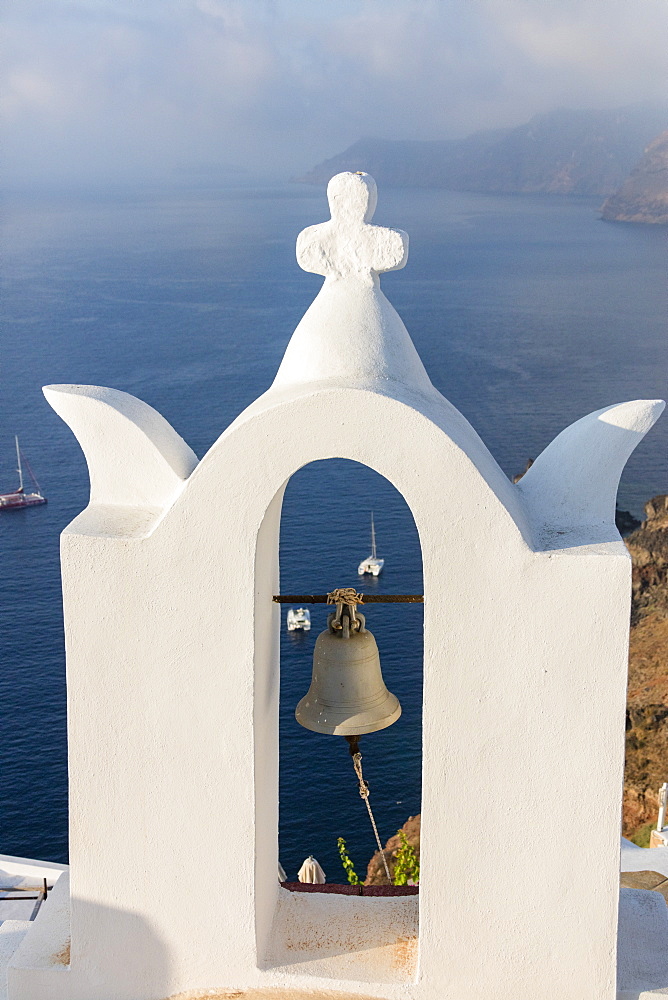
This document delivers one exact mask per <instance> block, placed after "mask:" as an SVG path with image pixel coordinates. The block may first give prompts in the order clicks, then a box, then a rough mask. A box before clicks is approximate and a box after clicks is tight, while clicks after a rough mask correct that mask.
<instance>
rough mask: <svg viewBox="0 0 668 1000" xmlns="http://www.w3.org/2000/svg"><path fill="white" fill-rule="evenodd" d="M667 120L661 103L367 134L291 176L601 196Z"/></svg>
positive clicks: (615, 187)
mask: <svg viewBox="0 0 668 1000" xmlns="http://www.w3.org/2000/svg"><path fill="white" fill-rule="evenodd" d="M667 121H668V109H666V108H650V107H645V106H637V105H636V106H633V107H627V108H618V109H615V110H608V111H573V110H566V109H562V110H559V111H552V112H550V113H548V114H544V115H536V116H535V117H534V118H532V119H531V121H529V122H527V123H526V124H524V125H520V126H518V127H516V128H507V129H496V130H491V131H482V132H476V133H474V134H473V135H470V136H468V137H466V138H464V139H443V140H434V141H417V140H411V141H395V140H389V139H373V138H367V139H361V140H359V141H358V142H356V143H354V144H353V145H352V146H350V147H349V148H348V149H346V150H344V152H342V153H339V154H338V155H336V156H334V157H332V158H331V159H329V160H326V161H324V162H323V163H320V164H318V165H317V166H316V167H314V168H313V169H312V170H310V171H309V172H308V173H307V174H306V175H305V176H303V177H301V178H299V179H300V180H301V181H303V182H305V183H308V184H326V183H327V182H328V181H329V179H330V178H331V177H333V176H334V174H337V173H339V172H340V171H342V170H366V171H367V172H368V173H370V174H372V175H373V176H374V177H375V179H376V180H377V181H378V183H379V184H383V185H385V186H390V187H425V188H446V189H449V190H453V191H480V192H493V193H503V194H530V193H542V194H554V195H582V196H595V197H598V196H600V197H607V196H608V195H611V194H612V193H613V192H615V191H618V190H619V189H620V187H621V186H622V184H623V183H624V181H625V180H626V178H627V177H628V175H629V172H630V171H631V170H632V168H633V167H634V166H635V165H636V164H637V163H638V160H639V159H640V157H641V156H642V152H643V149H645V147H647V145H648V143H651V142H652V140H653V139H654V138H655V136H656V135H657V134H658V133H659V132H660V131H661V130H662V129H664V128H665V127H666V122H667Z"/></svg>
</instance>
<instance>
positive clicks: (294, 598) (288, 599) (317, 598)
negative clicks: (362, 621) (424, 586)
mask: <svg viewBox="0 0 668 1000" xmlns="http://www.w3.org/2000/svg"><path fill="white" fill-rule="evenodd" d="M362 596H363V598H364V599H363V601H361V602H360V603H362V604H423V603H424V595H423V594H363V595H362ZM272 601H275V603H276V604H327V594H274V596H273V597H272Z"/></svg>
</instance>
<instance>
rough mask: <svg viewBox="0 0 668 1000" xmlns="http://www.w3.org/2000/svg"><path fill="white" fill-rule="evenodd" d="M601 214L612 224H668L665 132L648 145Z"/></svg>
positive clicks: (667, 166)
mask: <svg viewBox="0 0 668 1000" xmlns="http://www.w3.org/2000/svg"><path fill="white" fill-rule="evenodd" d="M601 215H602V218H604V219H608V220H610V221H612V222H648V223H654V224H660V225H664V226H665V225H668V131H666V132H662V133H661V135H660V136H658V137H657V138H656V139H655V140H654V142H652V143H650V145H649V146H648V147H647V149H646V150H645V155H644V156H643V158H642V160H641V161H640V163H639V164H638V165H637V166H636V168H635V169H634V170H633V171H632V173H631V175H630V176H629V177H628V179H627V180H626V181H625V183H624V184H623V185H622V187H621V188H620V189H619V191H617V192H615V194H613V195H611V196H610V198H608V200H607V201H606V202H605V204H604V205H603V208H602V211H601Z"/></svg>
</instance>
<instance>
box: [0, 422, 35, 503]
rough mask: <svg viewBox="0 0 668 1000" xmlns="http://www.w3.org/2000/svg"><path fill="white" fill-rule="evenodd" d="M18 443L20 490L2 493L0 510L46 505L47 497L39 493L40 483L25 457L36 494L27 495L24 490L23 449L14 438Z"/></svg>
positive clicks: (16, 440) (17, 442)
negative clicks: (39, 504) (38, 504)
mask: <svg viewBox="0 0 668 1000" xmlns="http://www.w3.org/2000/svg"><path fill="white" fill-rule="evenodd" d="M14 441H15V443H16V471H17V472H18V474H19V486H18V489H16V490H14V491H13V492H12V493H0V510H12V509H13V508H16V507H33V506H34V505H35V504H37V503H46V497H43V496H42V494H41V493H40V491H39V483H38V482H37V480H36V479H35V476H34V475H33V471H32V469H31V468H30V463H29V462H28V459H27V458H26V457H25V456H23V461H24V462H25V464H26V468H27V470H28V474H29V476H30V478H31V479H32V481H33V483H34V484H35V490H36V492H35V493H26V492H25V490H24V489H23V469H22V467H21V449H20V448H19V439H18V438H17V437H14Z"/></svg>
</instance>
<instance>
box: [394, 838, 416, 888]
mask: <svg viewBox="0 0 668 1000" xmlns="http://www.w3.org/2000/svg"><path fill="white" fill-rule="evenodd" d="M397 833H398V834H399V840H400V841H401V847H400V848H399V850H398V851H397V853H396V860H395V863H394V874H393V882H394V885H408V883H409V882H411V883H412V884H413V885H417V884H418V883H419V881H420V862H419V861H418V857H417V854H416V853H415V848H414V847H413V845H412V844H409V843H408V838H407V836H406V834H405V833H404V831H403V830H397Z"/></svg>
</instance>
